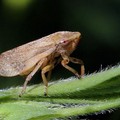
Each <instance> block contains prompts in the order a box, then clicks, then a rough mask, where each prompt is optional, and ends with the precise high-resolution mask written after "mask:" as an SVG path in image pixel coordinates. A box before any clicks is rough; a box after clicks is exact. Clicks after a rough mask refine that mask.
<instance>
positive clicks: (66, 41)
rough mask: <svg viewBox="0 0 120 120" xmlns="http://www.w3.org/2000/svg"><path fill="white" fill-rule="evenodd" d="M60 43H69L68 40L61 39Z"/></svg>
mask: <svg viewBox="0 0 120 120" xmlns="http://www.w3.org/2000/svg"><path fill="white" fill-rule="evenodd" d="M60 43H61V44H67V43H68V40H61V42H60Z"/></svg>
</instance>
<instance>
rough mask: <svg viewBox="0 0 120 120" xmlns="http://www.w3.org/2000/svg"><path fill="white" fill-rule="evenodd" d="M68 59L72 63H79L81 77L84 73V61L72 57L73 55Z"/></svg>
mask: <svg viewBox="0 0 120 120" xmlns="http://www.w3.org/2000/svg"><path fill="white" fill-rule="evenodd" d="M69 59H70V61H71V62H73V63H76V64H81V71H80V73H81V77H82V76H83V75H84V73H85V67H84V63H83V61H82V60H80V59H77V58H74V57H69Z"/></svg>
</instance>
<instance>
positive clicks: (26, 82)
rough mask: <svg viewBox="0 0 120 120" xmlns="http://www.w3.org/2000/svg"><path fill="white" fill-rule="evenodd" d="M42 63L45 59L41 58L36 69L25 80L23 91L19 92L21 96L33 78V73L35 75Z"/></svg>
mask: <svg viewBox="0 0 120 120" xmlns="http://www.w3.org/2000/svg"><path fill="white" fill-rule="evenodd" d="M42 63H43V60H41V61H40V62H38V64H37V65H36V66H35V68H34V70H33V71H32V72H31V73H30V74H29V75H28V76H27V78H26V80H25V82H24V85H23V88H22V91H21V93H20V94H19V96H20V97H21V96H22V94H23V93H24V92H25V90H26V87H27V84H28V82H29V81H30V80H31V78H32V77H33V75H34V74H35V73H36V72H37V71H38V69H39V68H40V67H41V65H42Z"/></svg>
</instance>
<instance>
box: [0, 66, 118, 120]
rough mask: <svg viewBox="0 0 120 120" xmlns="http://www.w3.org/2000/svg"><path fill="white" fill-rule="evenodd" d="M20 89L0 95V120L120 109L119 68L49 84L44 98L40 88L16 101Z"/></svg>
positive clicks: (37, 119) (29, 119) (30, 119)
mask: <svg viewBox="0 0 120 120" xmlns="http://www.w3.org/2000/svg"><path fill="white" fill-rule="evenodd" d="M20 90H21V87H16V88H10V89H7V90H1V91H0V119H4V120H49V119H55V118H66V117H70V116H77V115H86V114H91V113H96V112H101V111H105V110H109V109H114V108H119V107H120V66H116V67H112V68H110V69H106V70H104V71H100V72H98V73H93V74H91V75H86V76H85V77H84V78H82V79H77V78H74V77H71V78H68V79H63V80H62V79H61V80H58V81H56V82H51V83H49V89H48V90H49V96H47V97H44V95H43V92H44V86H43V84H40V85H34V86H29V87H27V90H26V93H25V94H24V95H23V96H22V97H21V98H19V97H18V93H19V92H20Z"/></svg>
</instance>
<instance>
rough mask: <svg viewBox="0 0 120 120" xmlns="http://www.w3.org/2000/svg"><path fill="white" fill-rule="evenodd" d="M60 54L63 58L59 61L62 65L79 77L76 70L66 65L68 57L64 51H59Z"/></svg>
mask: <svg viewBox="0 0 120 120" xmlns="http://www.w3.org/2000/svg"><path fill="white" fill-rule="evenodd" d="M61 56H62V58H63V60H62V61H61V64H62V66H63V67H65V68H66V69H68V70H69V71H71V72H72V73H74V74H75V75H76V76H77V77H78V78H80V75H79V74H78V72H77V71H76V70H75V69H73V68H72V67H70V66H68V65H67V64H68V63H69V61H70V59H69V57H68V56H67V55H66V54H65V53H61Z"/></svg>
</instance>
